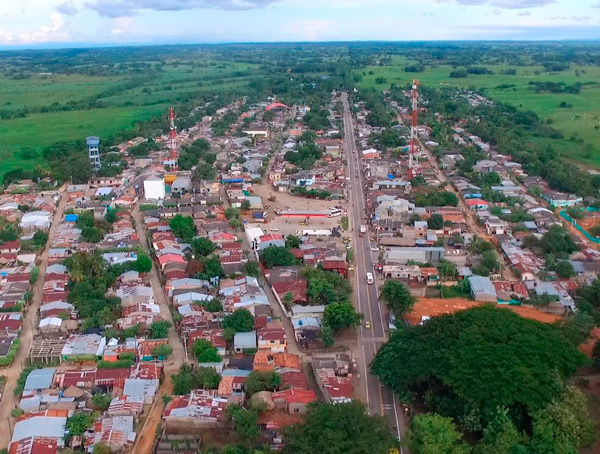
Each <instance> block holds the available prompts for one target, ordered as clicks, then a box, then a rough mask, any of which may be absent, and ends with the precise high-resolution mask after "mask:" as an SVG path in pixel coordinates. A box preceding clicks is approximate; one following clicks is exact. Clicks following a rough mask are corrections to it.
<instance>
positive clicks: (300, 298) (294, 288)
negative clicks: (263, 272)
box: [272, 278, 308, 304]
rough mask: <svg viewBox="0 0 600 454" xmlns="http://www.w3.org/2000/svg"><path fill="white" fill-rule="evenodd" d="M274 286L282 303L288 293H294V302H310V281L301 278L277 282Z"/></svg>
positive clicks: (276, 294)
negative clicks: (308, 294)
mask: <svg viewBox="0 0 600 454" xmlns="http://www.w3.org/2000/svg"><path fill="white" fill-rule="evenodd" d="M272 287H273V291H274V292H275V296H276V297H277V299H278V300H279V301H280V302H282V303H283V301H285V295H286V294H287V293H291V294H292V304H306V303H307V302H308V297H307V296H306V291H307V290H308V282H307V281H306V280H305V279H301V278H299V279H296V280H294V281H289V282H275V283H274V284H273V285H272Z"/></svg>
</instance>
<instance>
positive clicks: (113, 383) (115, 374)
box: [94, 367, 131, 389]
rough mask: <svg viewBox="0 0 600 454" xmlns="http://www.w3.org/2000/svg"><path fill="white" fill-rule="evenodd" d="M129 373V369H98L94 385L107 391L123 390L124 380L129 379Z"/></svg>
mask: <svg viewBox="0 0 600 454" xmlns="http://www.w3.org/2000/svg"><path fill="white" fill-rule="evenodd" d="M130 373H131V369H130V368H129V367H120V368H118V369H98V370H97V371H96V380H95V382H94V384H95V385H96V386H99V387H102V388H107V389H113V388H117V389H123V388H124V387H125V379H127V378H129V374H130Z"/></svg>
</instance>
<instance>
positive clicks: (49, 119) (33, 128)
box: [0, 104, 168, 175]
mask: <svg viewBox="0 0 600 454" xmlns="http://www.w3.org/2000/svg"><path fill="white" fill-rule="evenodd" d="M167 107H168V105H167V104H162V105H160V104H157V105H151V106H141V107H135V106H130V107H107V108H105V109H94V110H86V111H84V112H81V111H70V112H48V113H39V114H31V115H28V116H26V117H24V118H13V119H10V120H3V121H0V175H1V174H4V173H6V172H8V171H9V170H13V169H16V168H23V169H31V168H34V167H35V166H36V165H43V164H44V161H43V158H42V157H41V150H42V148H43V147H46V146H49V145H51V144H53V143H56V142H61V141H66V140H75V139H81V138H84V137H87V136H90V135H98V136H100V137H102V136H107V135H110V134H113V133H115V132H117V131H119V130H122V129H126V128H129V127H130V126H131V125H132V124H133V123H134V122H136V121H143V120H147V119H148V118H151V117H153V116H156V115H159V114H160V113H161V112H164V111H166V109H167ZM23 147H32V148H34V149H35V150H36V151H37V157H36V158H34V159H23V158H22V156H21V153H20V150H21V149H22V148H23Z"/></svg>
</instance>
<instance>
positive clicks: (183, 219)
mask: <svg viewBox="0 0 600 454" xmlns="http://www.w3.org/2000/svg"><path fill="white" fill-rule="evenodd" d="M169 227H171V230H172V231H173V234H174V235H175V236H177V237H179V238H181V239H182V240H183V241H186V242H190V241H192V239H193V238H194V235H195V234H196V227H195V226H194V219H193V218H191V217H189V216H182V215H180V214H178V215H176V216H175V217H174V218H172V219H171V220H170V221H169Z"/></svg>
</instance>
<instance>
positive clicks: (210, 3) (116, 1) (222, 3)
mask: <svg viewBox="0 0 600 454" xmlns="http://www.w3.org/2000/svg"><path fill="white" fill-rule="evenodd" d="M278 1H279V0H95V1H88V2H86V3H85V6H86V7H87V8H89V9H91V10H93V11H96V12H97V13H98V14H99V15H100V16H104V17H123V16H132V15H134V14H137V13H138V12H140V11H143V10H154V11H183V10H191V9H221V10H228V11H240V10H249V9H257V8H265V7H267V6H269V5H271V4H273V3H277V2H278Z"/></svg>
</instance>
